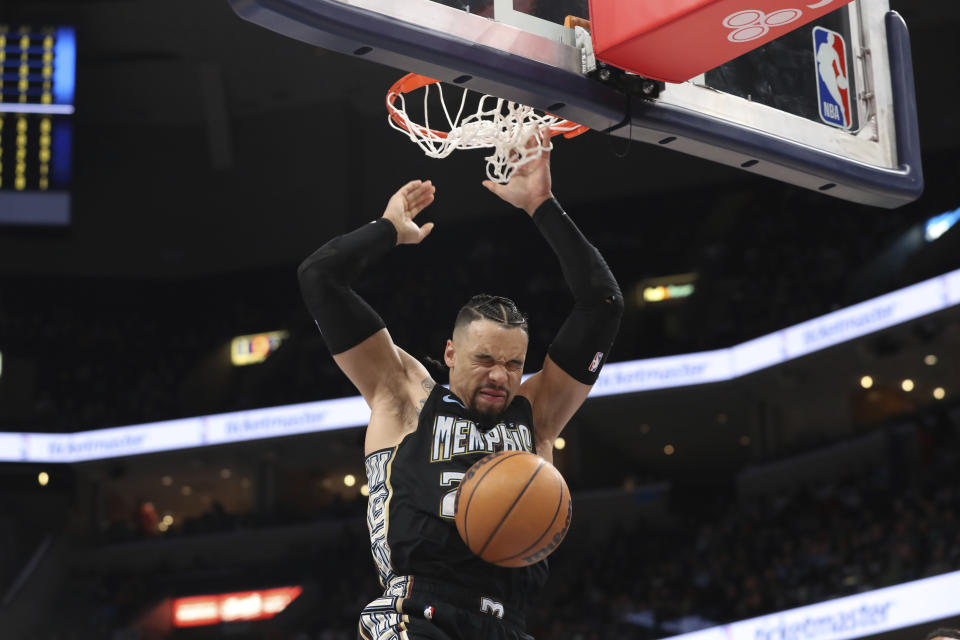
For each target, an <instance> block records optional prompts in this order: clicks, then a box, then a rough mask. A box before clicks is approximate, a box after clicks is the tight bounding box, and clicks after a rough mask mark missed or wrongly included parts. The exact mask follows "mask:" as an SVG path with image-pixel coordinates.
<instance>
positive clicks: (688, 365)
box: [0, 269, 960, 488]
mask: <svg viewBox="0 0 960 640" xmlns="http://www.w3.org/2000/svg"><path fill="white" fill-rule="evenodd" d="M958 304H960V269H957V270H956V271H952V272H950V273H947V274H944V275H942V276H938V277H936V278H931V279H930V280H925V281H923V282H920V283H917V284H915V285H911V286H909V287H905V288H903V289H899V290H897V291H894V292H892V293H888V294H886V295H883V296H880V297H878V298H874V299H872V300H868V301H866V302H861V303H860V304H857V305H854V306H852V307H847V308H845V309H840V310H838V311H834V312H833V313H829V314H827V315H825V316H821V317H819V318H814V319H813V320H809V321H807V322H803V323H801V324H797V325H794V326H792V327H788V328H786V329H783V330H781V331H776V332H774V333H771V334H769V335H766V336H761V337H759V338H756V339H754V340H750V341H748V342H744V343H741V344H739V345H737V346H735V347H731V348H729V349H717V350H715V351H704V352H699V353H687V354H683V355H677V356H668V357H665V358H650V359H647V360H632V361H629V362H612V363H609V364H607V365H606V366H605V367H604V368H603V370H602V371H601V373H600V379H599V380H597V383H596V384H595V385H594V387H593V390H592V391H591V392H590V397H591V398H595V397H601V396H606V395H616V394H623V393H637V392H641V391H650V390H654V389H667V388H674V387H683V386H691V385H699V384H707V383H711V382H721V381H727V380H733V379H735V378H739V377H741V376H745V375H747V374H750V373H753V372H755V371H760V370H762V369H767V368H769V367H773V366H775V365H778V364H782V363H784V362H787V361H789V360H793V359H795V358H799V357H802V356H805V355H808V354H810V353H814V352H816V351H821V350H823V349H827V348H829V347H832V346H834V345H837V344H840V343H843V342H848V341H850V340H853V339H855V338H859V337H860V336H864V335H867V334H870V333H875V332H877V331H880V330H882V329H886V328H887V327H892V326H894V325H898V324H901V323H904V322H907V321H909V320H913V319H915V318H919V317H921V316H925V315H928V314H931V313H935V312H937V311H941V310H943V309H947V308H949V307H953V306H955V305H958ZM369 419H370V409H369V407H367V404H366V403H365V402H364V401H363V398H361V397H360V396H351V397H348V398H337V399H334V400H322V401H317V402H306V403H302V404H292V405H284V406H280V407H269V408H266V409H252V410H248V411H236V412H233V413H220V414H214V415H207V416H197V417H192V418H182V419H179V420H168V421H165V422H151V423H147V424H138V425H131V426H126V427H114V428H111V429H96V430H91V431H79V432H76V433H57V434H52V433H23V432H13V433H11V432H0V462H31V463H69V462H83V461H87V460H103V459H109V458H119V457H125V456H133V455H140V454H145V453H154V452H158V451H172V450H176V449H189V448H193V447H205V446H211V445H220V444H226V443H231V442H244V441H248V440H261V439H265V438H279V437H287V436H294V435H299V434H303V433H317V432H320V431H329V430H333V429H343V428H346V427H358V426H362V425H365V424H367V422H368V421H369ZM241 486H244V487H245V488H246V487H248V486H249V480H247V481H246V482H244V481H243V480H241Z"/></svg>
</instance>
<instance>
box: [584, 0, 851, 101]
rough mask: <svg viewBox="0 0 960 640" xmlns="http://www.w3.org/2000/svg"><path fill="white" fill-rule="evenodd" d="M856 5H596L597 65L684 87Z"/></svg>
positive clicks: (599, 0)
mask: <svg viewBox="0 0 960 640" xmlns="http://www.w3.org/2000/svg"><path fill="white" fill-rule="evenodd" d="M849 2H850V0H590V23H591V36H592V38H593V49H594V53H595V54H596V56H597V59H598V60H602V61H603V62H606V63H608V64H610V65H613V66H614V67H618V68H620V69H624V70H626V71H632V72H633V73H637V74H640V75H642V76H644V77H647V78H653V79H655V80H665V81H667V82H683V81H685V80H689V79H690V78H692V77H694V76H697V75H699V74H701V73H703V72H705V71H709V70H710V69H713V68H715V67H718V66H720V65H721V64H723V63H724V62H727V61H728V60H733V59H734V58H736V57H737V56H740V55H742V54H744V53H746V52H748V51H750V50H752V49H756V48H757V47H759V46H760V45H762V44H765V43H767V42H769V41H771V40H774V39H776V38H779V37H780V36H782V35H783V34H785V33H788V32H790V31H793V30H794V29H796V28H797V27H800V26H802V25H804V24H806V23H808V22H810V21H811V20H815V19H817V18H819V17H820V16H822V15H825V14H827V13H830V12H831V11H835V10H837V9H839V8H840V7H842V6H843V5H845V4H847V3H849Z"/></svg>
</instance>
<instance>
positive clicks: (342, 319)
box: [297, 180, 435, 410]
mask: <svg viewBox="0 0 960 640" xmlns="http://www.w3.org/2000/svg"><path fill="white" fill-rule="evenodd" d="M434 191H435V189H434V187H433V184H432V183H431V182H430V181H429V180H428V181H426V182H421V181H420V180H414V181H412V182H409V183H407V184H406V185H404V186H403V187H402V188H401V189H400V190H399V191H397V192H396V193H395V194H394V195H393V197H391V198H390V201H389V202H388V203H387V208H386V210H385V211H384V213H383V217H381V218H379V219H378V220H375V221H373V222H371V223H369V224H366V225H364V226H362V227H360V228H359V229H357V230H355V231H351V232H350V233H347V234H344V235H342V236H338V237H336V238H334V239H333V240H331V241H330V242H328V243H326V244H325V245H323V246H322V247H320V248H319V249H317V250H316V251H315V252H314V253H313V254H312V255H310V257H308V258H307V259H306V260H304V261H303V263H301V265H300V267H299V269H298V270H297V275H298V278H299V280H300V291H301V293H302V294H303V299H304V302H306V304H307V308H308V309H309V310H310V313H311V314H312V315H313V318H314V320H315V321H316V323H317V327H318V328H319V329H320V333H321V334H322V335H323V339H324V341H326V343H327V347H329V349H330V352H331V353H332V354H333V358H334V360H335V361H336V363H337V365H338V366H339V367H340V369H341V370H343V372H344V373H345V374H346V375H347V377H348V378H350V381H351V382H352V383H353V384H354V386H356V387H357V389H358V390H359V391H360V393H361V394H362V395H363V397H364V399H365V400H366V401H367V403H368V404H369V405H370V406H371V407H373V408H374V409H375V410H376V407H375V404H377V403H378V401H380V400H382V398H383V397H384V396H389V397H397V396H402V395H403V394H402V393H398V391H400V390H401V388H402V387H404V386H406V385H407V384H408V383H409V380H411V379H413V378H416V377H417V376H420V377H421V378H422V377H425V376H427V373H426V370H425V369H424V368H423V367H422V365H419V363H418V362H417V361H416V360H415V359H414V358H412V357H410V356H409V355H407V354H406V353H404V352H403V351H402V350H401V349H399V348H397V347H396V345H394V343H393V340H392V339H391V338H390V334H389V333H388V332H387V329H386V326H385V325H384V322H383V320H382V319H381V318H380V316H379V315H378V314H377V312H376V311H374V310H373V309H372V308H371V307H370V305H368V304H367V303H366V302H365V301H364V300H363V299H362V298H361V297H360V296H359V295H357V293H356V292H355V291H354V290H353V289H352V288H351V286H350V285H351V283H352V282H353V281H354V280H355V279H356V278H357V277H359V276H360V274H361V273H363V271H364V270H365V269H366V268H367V267H368V266H370V265H371V264H372V263H373V262H375V261H376V260H377V259H378V258H380V257H382V256H383V255H384V254H386V253H387V252H388V251H389V250H390V249H392V248H393V247H394V246H396V245H398V244H419V243H420V242H421V241H422V240H423V239H424V238H426V237H427V235H429V233H430V231H432V230H433V223H432V222H428V223H427V224H425V225H423V226H422V227H421V226H418V225H417V223H416V222H414V218H416V216H417V214H419V213H420V212H421V211H423V209H424V208H426V207H427V206H429V205H430V203H431V202H433V198H434ZM414 369H415V370H414Z"/></svg>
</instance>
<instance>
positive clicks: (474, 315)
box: [453, 293, 530, 333]
mask: <svg viewBox="0 0 960 640" xmlns="http://www.w3.org/2000/svg"><path fill="white" fill-rule="evenodd" d="M484 319H485V320H492V321H494V322H497V323H499V324H504V325H508V326H510V327H518V328H520V329H523V330H524V331H526V332H527V333H529V332H530V329H529V327H528V326H527V317H526V316H525V315H523V314H522V313H521V312H520V310H519V309H517V305H516V303H514V301H513V300H511V299H510V298H504V297H503V296H491V295H489V294H486V293H481V294H478V295H475V296H473V297H472V298H470V299H469V300H467V303H466V304H465V305H463V306H462V307H460V312H459V313H458V314H457V321H456V322H455V323H454V325H453V328H454V330H456V329H459V328H461V327H465V326H467V325H468V324H470V323H471V322H473V321H474V320H484Z"/></svg>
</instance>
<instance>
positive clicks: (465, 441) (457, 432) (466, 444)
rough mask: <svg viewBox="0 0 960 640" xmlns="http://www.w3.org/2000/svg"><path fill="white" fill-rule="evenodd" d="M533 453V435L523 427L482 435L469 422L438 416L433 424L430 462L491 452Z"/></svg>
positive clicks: (505, 427) (499, 427)
mask: <svg viewBox="0 0 960 640" xmlns="http://www.w3.org/2000/svg"><path fill="white" fill-rule="evenodd" d="M501 450H503V451H533V434H532V433H531V432H530V428H529V427H527V425H525V424H514V423H512V422H511V423H503V422H501V423H500V424H498V425H497V426H495V427H493V428H491V429H490V430H489V431H486V432H483V431H481V430H480V429H479V428H477V425H476V424H474V422H473V421H472V420H467V419H465V418H459V417H455V416H445V415H438V416H437V417H436V420H435V421H434V423H433V446H432V447H431V448H430V462H441V461H444V460H450V459H452V458H454V457H455V456H460V455H467V454H471V453H493V452H495V451H501Z"/></svg>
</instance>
